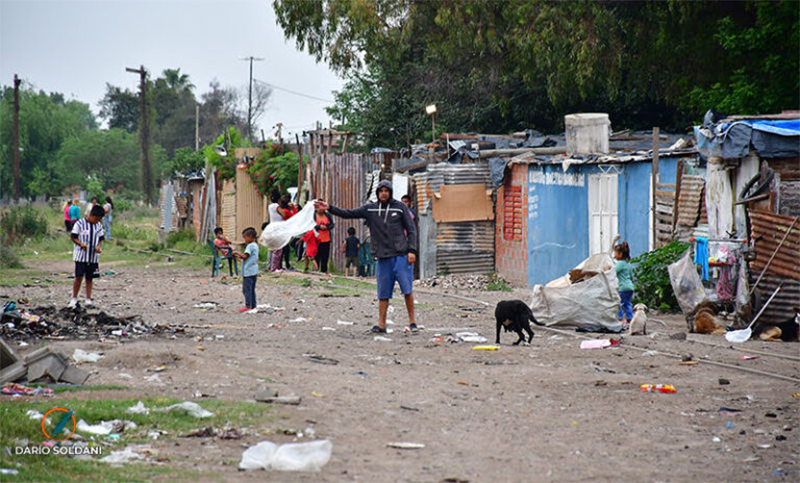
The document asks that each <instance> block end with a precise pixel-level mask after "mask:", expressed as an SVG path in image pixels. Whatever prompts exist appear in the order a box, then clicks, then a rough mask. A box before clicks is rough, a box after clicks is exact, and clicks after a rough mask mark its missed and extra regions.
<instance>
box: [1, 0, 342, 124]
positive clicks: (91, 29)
mask: <svg viewBox="0 0 800 483" xmlns="http://www.w3.org/2000/svg"><path fill="white" fill-rule="evenodd" d="M251 55H252V56H254V57H262V58H264V61H262V62H255V63H254V64H253V77H254V78H255V79H259V80H262V81H265V82H268V83H270V84H273V85H275V86H278V87H282V88H285V89H289V90H292V91H296V92H299V93H302V94H306V95H309V96H312V97H316V98H321V99H333V95H332V93H331V91H333V90H338V89H340V88H341V85H342V81H341V80H340V79H339V78H338V77H337V76H336V75H335V74H334V73H333V72H331V71H330V70H329V69H328V67H327V66H326V65H325V64H324V63H320V64H317V63H316V62H315V61H314V58H313V57H312V56H310V55H309V54H307V53H305V52H301V51H298V50H297V49H296V48H295V46H294V42H293V41H292V42H287V41H285V40H284V37H283V31H282V30H281V28H280V27H278V26H277V25H276V23H275V13H274V12H273V10H272V2H271V1H268V0H260V1H256V0H228V1H222V0H220V1H200V0H157V1H151V0H105V1H97V0H84V1H78V0H49V1H45V0H0V84H2V85H5V86H8V85H12V83H13V77H14V74H18V75H19V76H20V78H22V79H23V80H24V81H27V82H29V83H31V84H32V85H33V86H34V87H36V89H41V90H44V91H46V92H53V91H55V92H61V93H63V94H65V95H66V96H67V98H68V99H73V98H74V99H77V100H80V101H82V102H86V103H88V104H89V105H90V106H91V107H92V110H93V111H94V113H95V114H97V113H98V111H99V109H98V102H99V101H100V99H101V98H102V97H103V95H104V94H105V91H106V83H110V84H112V85H115V86H119V87H125V88H129V89H131V90H138V82H139V78H138V75H137V74H131V73H128V72H125V68H126V67H133V68H138V67H139V66H140V65H144V66H145V68H146V69H147V70H148V71H149V72H150V73H151V77H152V78H155V77H158V76H159V75H161V72H162V71H163V70H164V69H169V68H180V69H181V73H182V74H188V75H189V77H190V79H191V81H192V83H193V84H194V85H195V86H196V89H195V95H196V97H198V98H199V97H200V94H202V93H203V92H207V91H208V90H210V89H209V87H208V85H209V82H211V81H212V80H213V79H217V80H218V81H219V82H220V84H221V85H222V86H233V87H246V86H247V84H248V81H249V75H250V71H249V63H248V62H246V61H242V60H239V59H240V58H243V57H248V56H251ZM327 105H329V103H327V102H321V101H318V100H313V99H309V98H306V97H300V96H297V95H293V94H290V93H288V92H285V91H281V90H278V89H274V90H273V94H272V99H271V101H270V106H269V108H268V110H267V112H266V113H265V114H264V116H263V117H262V118H261V120H260V121H259V125H260V127H261V128H262V129H264V130H265V132H266V133H267V136H268V137H271V136H272V133H273V132H274V129H273V126H275V124H276V123H278V122H282V123H283V125H284V135H286V133H287V132H291V133H294V132H301V131H302V130H304V129H311V128H313V126H314V123H315V121H322V122H323V124H324V125H325V126H327V122H328V116H327V114H326V113H325V110H324V108H325V107H326V106H327Z"/></svg>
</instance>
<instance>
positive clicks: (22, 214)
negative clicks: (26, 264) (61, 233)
mask: <svg viewBox="0 0 800 483" xmlns="http://www.w3.org/2000/svg"><path fill="white" fill-rule="evenodd" d="M46 234H47V218H46V217H45V216H44V215H43V214H42V213H40V212H39V211H38V210H36V209H35V208H33V207H32V206H29V205H26V206H13V207H11V208H10V209H8V210H7V211H5V212H4V213H3V214H2V215H0V243H2V244H3V245H14V244H17V243H22V242H23V241H24V240H26V239H28V238H35V237H40V236H43V235H46Z"/></svg>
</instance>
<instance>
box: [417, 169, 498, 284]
mask: <svg viewBox="0 0 800 483" xmlns="http://www.w3.org/2000/svg"><path fill="white" fill-rule="evenodd" d="M414 180H415V181H416V186H417V207H418V212H419V213H420V214H421V215H422V216H432V215H431V197H432V196H433V193H436V192H438V191H439V188H440V187H441V186H442V185H454V184H477V183H483V184H484V185H486V188H487V189H492V182H491V179H490V177H489V164H488V163H487V162H479V163H475V164H447V163H440V164H433V165H429V166H428V171H427V172H425V173H420V174H417V175H415V176H414ZM420 223H422V222H420ZM494 224H495V222H494V220H489V221H485V220H484V221H462V222H456V223H437V224H435V227H436V229H435V236H436V238H435V240H436V242H435V243H436V246H435V247H430V246H427V245H428V244H430V243H431V240H432V238H431V240H428V239H426V237H422V238H421V240H420V252H421V253H422V252H427V253H435V261H434V260H431V265H434V264H435V267H436V273H437V274H454V273H462V274H463V273H490V272H494ZM422 256H426V253H422ZM430 275H431V273H430V272H428V271H427V270H426V273H424V274H421V276H422V277H427V276H430Z"/></svg>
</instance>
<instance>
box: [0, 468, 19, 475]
mask: <svg viewBox="0 0 800 483" xmlns="http://www.w3.org/2000/svg"><path fill="white" fill-rule="evenodd" d="M18 474H19V470H15V469H14V468H0V475H18Z"/></svg>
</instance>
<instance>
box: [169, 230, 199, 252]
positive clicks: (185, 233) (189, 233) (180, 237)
mask: <svg viewBox="0 0 800 483" xmlns="http://www.w3.org/2000/svg"><path fill="white" fill-rule="evenodd" d="M187 241H191V242H194V229H193V228H188V229H183V230H179V231H173V232H171V233H169V234H168V235H167V246H168V247H170V248H174V247H175V245H177V244H179V243H181V242H187Z"/></svg>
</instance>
